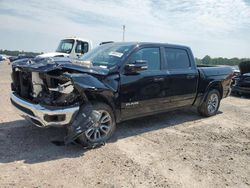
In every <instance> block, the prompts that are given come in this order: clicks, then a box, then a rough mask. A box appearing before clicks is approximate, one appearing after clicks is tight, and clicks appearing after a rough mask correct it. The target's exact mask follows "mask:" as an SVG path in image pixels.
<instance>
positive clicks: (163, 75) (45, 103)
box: [11, 42, 232, 144]
mask: <svg viewBox="0 0 250 188" xmlns="http://www.w3.org/2000/svg"><path fill="white" fill-rule="evenodd" d="M231 78H232V69H231V68H229V67H197V66H196V65H195V61H194V57H193V54H192V51H191V49H190V48H189V47H186V46H180V45H170V44H162V43H136V42H131V43H108V44H104V45H101V46H99V47H97V48H95V49H94V50H92V51H91V52H89V53H87V54H85V55H84V56H83V57H82V59H80V60H79V61H72V60H70V59H65V58H63V59H62V58H49V59H39V58H35V59H31V60H28V61H27V60H23V61H22V60H20V61H16V62H15V63H13V65H12V80H13V82H12V94H11V102H12V104H13V105H14V106H15V107H16V109H18V112H20V114H21V115H22V116H23V117H25V118H27V119H28V120H30V121H31V122H32V123H33V124H35V125H36V126H38V127H48V126H62V127H67V129H68V136H67V137H66V138H65V141H66V142H70V141H73V140H77V141H78V142H80V143H82V144H93V143H100V142H104V141H106V140H108V139H109V138H110V137H111V135H112V133H113V132H114V130H115V127H116V123H118V122H121V121H124V120H128V119H133V118H137V117H142V116H147V115H152V114H156V113H161V112H166V111H169V110H174V109H177V108H182V107H186V106H190V107H191V106H194V107H197V109H198V112H199V113H200V114H201V115H202V116H207V117H208V116H212V115H215V114H216V112H217V111H218V108H219V105H220V101H221V99H222V98H224V97H227V96H228V95H229V93H230V82H231Z"/></svg>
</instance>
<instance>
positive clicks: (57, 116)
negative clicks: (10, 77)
mask: <svg viewBox="0 0 250 188" xmlns="http://www.w3.org/2000/svg"><path fill="white" fill-rule="evenodd" d="M10 100H11V103H12V104H13V106H14V107H15V108H16V109H17V110H18V112H19V114H20V115H21V116H22V117H24V118H26V119H28V120H30V121H31V122H32V123H33V124H35V125H36V126H38V127H48V126H63V125H67V124H69V123H70V122H71V120H72V118H73V117H74V115H75V114H76V113H77V112H78V111H79V106H73V107H44V106H41V105H39V104H33V103H30V102H28V101H26V100H24V99H22V98H20V97H18V96H17V95H16V94H15V93H12V94H11V97H10Z"/></svg>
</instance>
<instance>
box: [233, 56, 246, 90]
mask: <svg viewBox="0 0 250 188" xmlns="http://www.w3.org/2000/svg"><path fill="white" fill-rule="evenodd" d="M239 70H240V74H238V75H236V76H234V77H233V80H232V86H231V87H232V94H235V95H246V94H247V95H250V61H245V62H242V63H240V64H239Z"/></svg>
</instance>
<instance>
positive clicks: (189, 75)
mask: <svg viewBox="0 0 250 188" xmlns="http://www.w3.org/2000/svg"><path fill="white" fill-rule="evenodd" d="M186 78H187V79H193V78H195V74H188V75H187V76H186Z"/></svg>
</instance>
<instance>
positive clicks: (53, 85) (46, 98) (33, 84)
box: [12, 68, 81, 106]
mask: <svg viewBox="0 0 250 188" xmlns="http://www.w3.org/2000/svg"><path fill="white" fill-rule="evenodd" d="M52 74H53V75H52ZM54 74H55V73H54V72H52V73H39V72H27V71H21V70H20V69H19V68H15V69H14V70H13V72H12V78H13V85H12V90H13V91H16V92H17V93H18V94H19V96H20V97H22V98H24V99H27V100H29V101H31V102H33V103H40V104H43V105H49V106H69V105H73V104H75V103H78V102H79V101H81V100H80V97H81V95H80V94H79V92H78V91H77V90H76V89H75V88H74V86H73V83H72V81H71V80H70V79H69V78H66V77H63V76H61V75H56V76H55V75H54ZM57 74H58V73H57Z"/></svg>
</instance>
